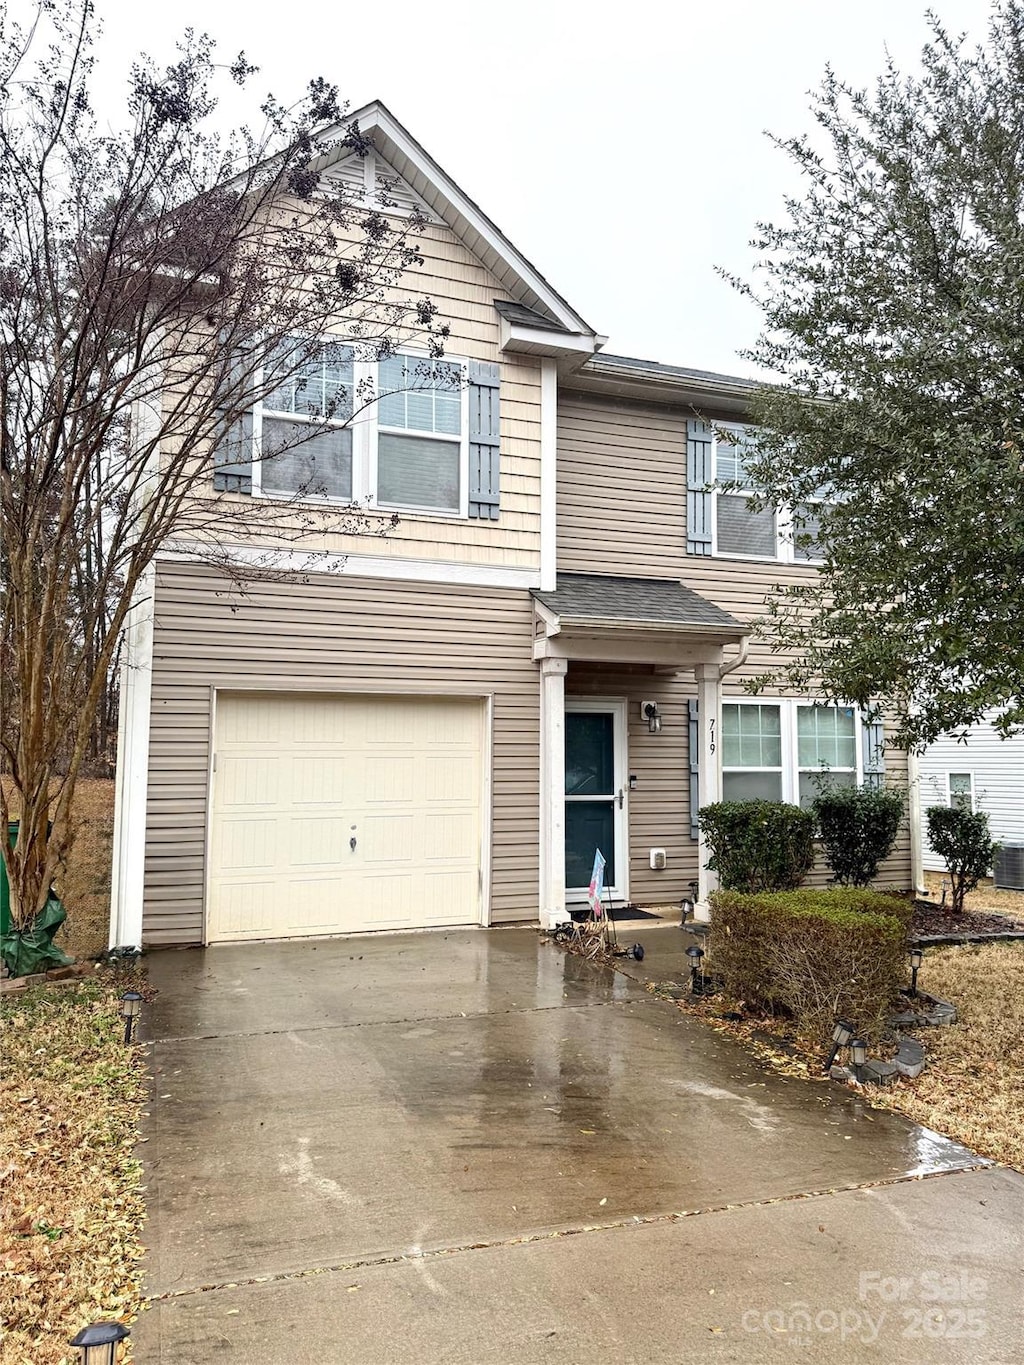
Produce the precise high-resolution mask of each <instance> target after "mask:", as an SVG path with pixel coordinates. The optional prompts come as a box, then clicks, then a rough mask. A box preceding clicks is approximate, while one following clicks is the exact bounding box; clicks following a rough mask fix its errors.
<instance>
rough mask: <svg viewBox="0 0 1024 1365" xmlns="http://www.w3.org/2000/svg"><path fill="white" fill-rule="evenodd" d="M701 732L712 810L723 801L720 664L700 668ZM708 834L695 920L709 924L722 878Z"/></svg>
mask: <svg viewBox="0 0 1024 1365" xmlns="http://www.w3.org/2000/svg"><path fill="white" fill-rule="evenodd" d="M694 672H695V673H696V675H697V730H698V736H699V740H698V742H699V746H700V783H699V785H700V804H701V805H702V806H710V805H711V804H712V802H714V801H721V799H722V745H721V733H722V672H721V666H720V665H719V664H697V666H696V668H695V669H694ZM710 856H711V855H710V852H709V850H708V846H707V842H706V841H705V838H704V831H703V830H701V831H700V834H699V836H698V840H697V864H698V871H697V884H698V891H697V904H696V906H695V918H696V919H699V920H705V921H706V920H709V919H710V918H711V908H710V906H709V905H708V895H709V894H710V892H712V891H713V890H714V889H715V887H716V886H717V885H718V876H717V874H716V873H714V872H709V871H708V870H707V868H706V867H705V866H704V864H705V863H706V862H707V860H708V858H709V857H710Z"/></svg>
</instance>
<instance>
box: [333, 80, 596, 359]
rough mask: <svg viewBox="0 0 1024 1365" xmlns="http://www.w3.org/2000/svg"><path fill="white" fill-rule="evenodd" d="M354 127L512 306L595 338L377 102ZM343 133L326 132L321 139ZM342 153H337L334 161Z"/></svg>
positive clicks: (361, 112) (351, 118) (357, 113)
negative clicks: (489, 275)
mask: <svg viewBox="0 0 1024 1365" xmlns="http://www.w3.org/2000/svg"><path fill="white" fill-rule="evenodd" d="M352 122H354V123H356V124H358V126H359V129H360V131H361V132H363V133H364V134H366V135H367V136H368V137H370V138H371V139H372V141H373V144H374V146H375V148H376V149H377V150H378V151H379V152H380V153H381V155H382V157H383V158H384V160H385V161H386V162H387V163H388V165H389V167H390V168H391V169H392V170H393V171H394V173H395V174H396V175H398V176H401V178H402V179H403V180H404V181H405V182H406V184H408V186H409V188H410V189H411V190H412V191H413V193H414V194H415V195H417V196H418V198H420V199H421V200H422V201H423V202H424V203H425V204H426V205H427V206H428V207H429V209H430V211H431V213H432V214H435V215H436V216H437V217H438V218H439V219H440V220H441V221H442V222H443V223H446V224H447V226H448V227H449V228H451V230H452V232H454V233H455V235H456V236H457V237H458V238H459V239H460V240H461V241H462V242H463V243H464V244H465V246H466V247H467V249H468V250H469V251H472V252H473V254H474V255H475V256H476V257H477V259H478V260H479V261H480V262H481V263H482V264H483V265H484V266H486V268H487V269H488V270H490V271H491V273H492V274H493V275H494V276H495V278H496V279H497V280H498V281H499V283H500V284H501V285H502V287H503V288H505V289H507V290H508V292H509V293H510V294H511V295H512V298H513V299H515V300H516V302H517V303H520V304H523V305H524V306H525V307H526V308H528V309H530V310H531V312H534V313H537V314H539V315H540V316H541V318H543V319H545V320H546V322H547V325H548V326H549V327H550V326H551V324H552V323H554V324H555V325H556V326H557V328H558V329H560V330H564V331H568V332H574V333H583V334H586V335H588V336H592V337H594V338H595V341H596V339H597V333H596V332H595V331H594V328H593V327H591V326H590V325H589V323H587V322H585V321H584V319H583V318H582V317H581V316H580V314H579V313H577V312H576V310H575V309H574V308H573V307H572V306H571V305H570V304H569V303H568V302H567V301H566V300H565V299H564V298H562V296H561V294H559V293H558V292H557V291H556V290H555V289H554V288H553V287H552V286H551V284H550V283H549V282H548V281H547V280H546V279H545V278H544V276H543V275H542V274H541V273H540V271H539V270H538V269H537V268H536V266H534V265H532V264H531V263H530V262H529V261H528V260H527V259H526V257H525V256H524V255H523V254H522V252H521V251H519V250H518V249H517V248H516V247H515V246H513V244H512V243H511V242H510V241H509V239H508V238H507V237H506V236H505V234H504V233H503V232H502V231H501V229H500V228H499V227H498V226H497V225H496V224H495V223H494V222H492V221H491V219H490V218H488V217H487V215H486V214H485V213H484V211H483V209H481V208H480V206H479V205H478V204H476V203H475V202H474V201H473V200H472V199H470V197H469V195H468V194H466V193H465V192H464V191H463V190H462V189H460V188H459V186H458V185H456V183H455V181H454V180H452V178H451V177H450V176H449V175H448V174H447V173H446V172H445V171H443V170H442V169H441V167H440V166H439V165H438V164H437V162H436V161H435V160H434V158H433V157H432V156H431V155H430V154H429V152H427V151H426V150H425V148H424V147H422V146H421V145H420V143H418V142H417V141H416V139H415V138H414V137H413V136H412V134H411V133H410V132H409V130H408V129H407V128H406V127H404V125H403V124H401V123H399V121H398V119H396V118H395V116H394V114H393V113H392V112H391V110H390V109H388V108H387V106H386V105H384V104H382V103H381V101H380V100H373V101H371V102H370V103H369V104H366V105H364V106H363V107H362V108H361V109H356V110H353V112H352V113H351V114H349V115H348V116H347V117H346V119H345V124H346V125H347V124H349V123H352ZM343 132H344V129H343V128H342V127H338V128H336V129H331V130H328V133H327V136H331V135H332V134H337V135H338V136H340V135H341V134H342V133H343ZM342 155H347V153H342V152H339V159H340V157H341V156H342Z"/></svg>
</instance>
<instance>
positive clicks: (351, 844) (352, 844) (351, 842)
mask: <svg viewBox="0 0 1024 1365" xmlns="http://www.w3.org/2000/svg"><path fill="white" fill-rule="evenodd" d="M348 846H349V848H350V849H351V850H352V852H353V853H355V851H356V836H355V835H354V834H353V835H352V838H351V839H350V840H349V841H348Z"/></svg>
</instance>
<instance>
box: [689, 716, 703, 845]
mask: <svg viewBox="0 0 1024 1365" xmlns="http://www.w3.org/2000/svg"><path fill="white" fill-rule="evenodd" d="M687 705H688V706H689V708H690V838H691V839H697V838H699V837H700V825H699V824H698V823H697V816H698V814H699V813H700V727H699V725H698V724H697V721H698V718H699V716H700V711H699V710H698V706H699V703H698V702H696V701H691V702H688V703H687Z"/></svg>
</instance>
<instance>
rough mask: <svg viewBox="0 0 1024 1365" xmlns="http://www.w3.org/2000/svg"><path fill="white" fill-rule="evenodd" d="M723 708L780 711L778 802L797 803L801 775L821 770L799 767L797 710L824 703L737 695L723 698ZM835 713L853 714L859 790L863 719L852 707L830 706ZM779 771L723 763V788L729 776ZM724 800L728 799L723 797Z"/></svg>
mask: <svg viewBox="0 0 1024 1365" xmlns="http://www.w3.org/2000/svg"><path fill="white" fill-rule="evenodd" d="M722 705H723V706H778V707H779V708H780V709H779V729H780V732H781V741H782V768H781V772H782V794H781V796H780V798H779V799H780V800H782V801H786V802H788V803H789V804H790V805H794V806H798V805H799V804H800V774H801V773H809V772H815V773H817V772H820V771H821V769H820V768H802V767H801V766H800V748H799V736H798V734H797V720H796V715H797V710H798V708H799V707H801V706H822V705H824V703H822V702H817V701H815V699H814V698H813V697H756V698H755V697H750V696H749V695H747V694H746V693H744V694H742V695H740V696H725V697H723V698H722ZM832 709H835V710H840V709H841V710H846V709H849V710H851V711H852V712H853V735H854V751H853V757H854V769H853V772H854V781H855V784H856V786H858V787H860V786H862V785H863V783H864V745H863V742H862V741H863V730H864V717H863V715H862V714H861V710H860V707H858V706H851V707H849V708H847V707H845V706H841V705H838V704H837V705H836V706H834V707H832ZM723 759H724V738H723ZM779 771H780V770H779V768H777V767H775V768H751V767H744V766H737V765H727V764H726V763H725V762H724V761H723V763H722V777H723V786H724V778H725V776H726V775H727V774H728V773H757V772H760V773H777V772H779ZM849 771H850V769H849V768H837V769H836V772H841V773H846V772H849ZM723 799H727V798H724V797H723Z"/></svg>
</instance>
